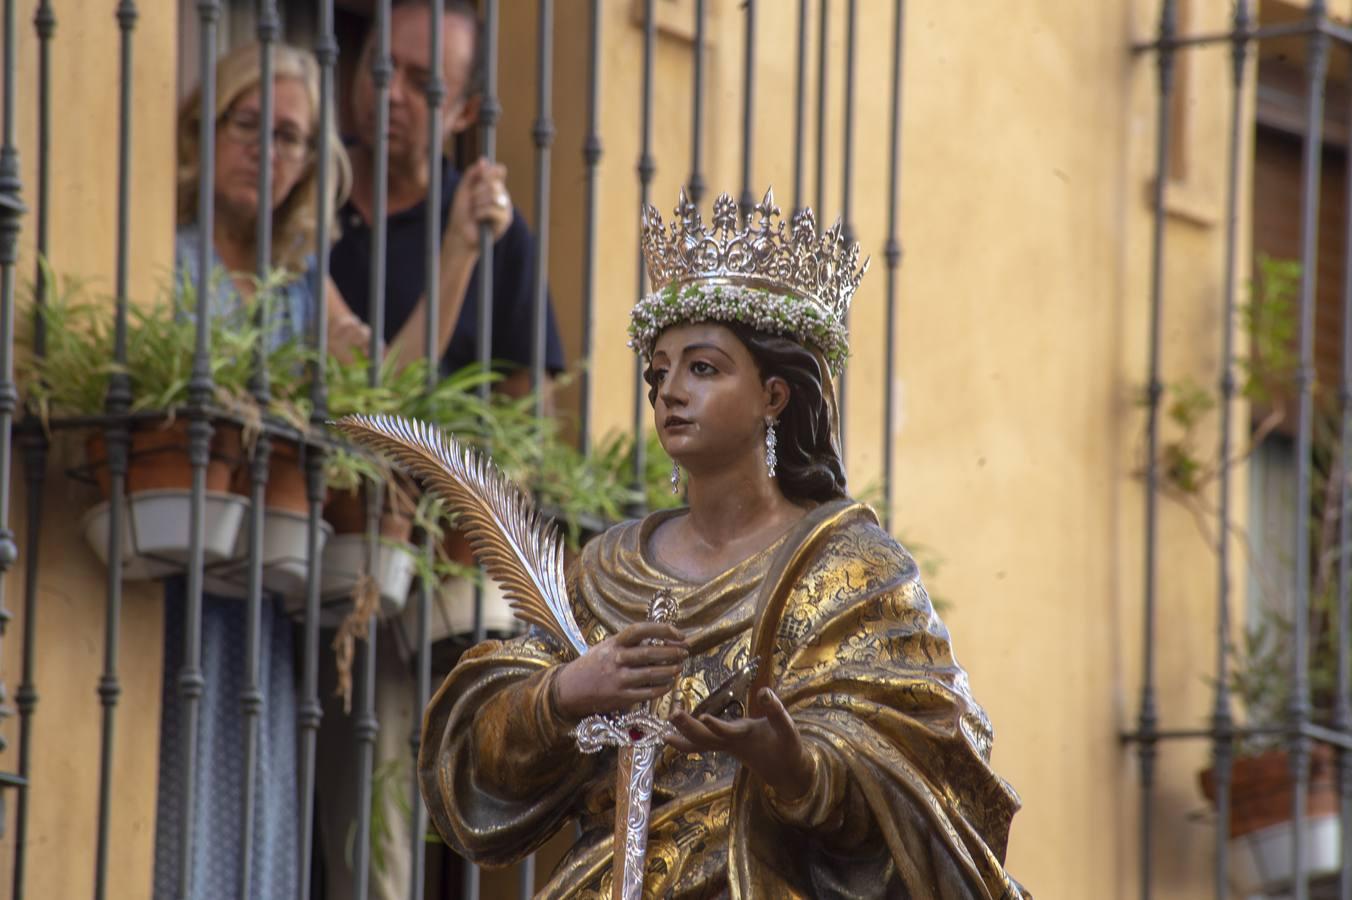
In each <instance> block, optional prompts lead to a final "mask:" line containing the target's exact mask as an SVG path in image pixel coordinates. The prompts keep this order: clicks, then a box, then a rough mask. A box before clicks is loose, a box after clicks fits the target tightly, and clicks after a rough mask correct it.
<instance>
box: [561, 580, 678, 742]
mask: <svg viewBox="0 0 1352 900" xmlns="http://www.w3.org/2000/svg"><path fill="white" fill-rule="evenodd" d="M676 612H677V606H676V597H675V596H674V595H673V594H672V593H671V591H668V590H665V589H663V590H660V591H658V592H657V593H655V594H653V599H652V601H651V602H649V604H648V621H649V622H672V621H675V619H676ZM643 643H644V644H646V645H653V644H660V643H662V641H659V640H655V639H653V638H649V639H648V640H646V641H644V642H643ZM675 733H676V729H675V728H674V727H673V726H672V725H671V723H670V722H667V721H666V720H665V719H662V718H660V717H658V716H656V715H653V713H652V704H651V703H648V704H644V707H643V708H642V709H638V710H634V711H633V712H627V713H610V714H607V713H595V714H593V715H590V716H587V717H586V718H585V719H583V720H582V721H581V722H579V723H578V724H577V727H576V728H574V729H573V738H574V739H575V740H576V741H577V749H578V750H580V751H582V752H583V753H600V752H601V751H602V750H604V749H605V748H607V747H655V746H657V745H659V744H661V743H662V741H663V740H664V739H665V738H666V737H667V736H668V735H671V734H675Z"/></svg>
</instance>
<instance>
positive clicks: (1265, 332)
mask: <svg viewBox="0 0 1352 900" xmlns="http://www.w3.org/2000/svg"><path fill="white" fill-rule="evenodd" d="M1250 293H1251V298H1252V299H1251V300H1250V302H1249V303H1246V304H1244V305H1242V306H1241V307H1240V311H1239V315H1240V323H1241V325H1242V326H1243V327H1244V329H1245V332H1246V333H1247V334H1248V335H1249V341H1250V348H1249V355H1248V356H1246V357H1241V358H1240V359H1239V360H1237V366H1238V368H1239V371H1240V373H1241V374H1242V376H1243V382H1242V384H1241V391H1242V393H1243V395H1244V396H1245V397H1247V398H1248V399H1250V400H1253V401H1254V402H1257V403H1261V404H1265V405H1266V404H1272V403H1275V402H1277V401H1279V400H1280V399H1281V397H1282V394H1283V392H1284V391H1285V390H1289V389H1290V386H1291V384H1292V383H1293V382H1294V380H1295V375H1296V369H1297V368H1298V367H1299V365H1300V355H1299V353H1298V351H1297V348H1296V338H1297V335H1298V326H1299V323H1298V316H1297V312H1298V305H1299V298H1300V263H1299V262H1297V261H1296V260H1291V259H1275V258H1273V257H1271V256H1267V255H1261V256H1259V257H1258V275H1257V277H1256V278H1255V279H1254V281H1253V284H1252V286H1251V291H1250Z"/></svg>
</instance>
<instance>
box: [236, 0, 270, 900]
mask: <svg viewBox="0 0 1352 900" xmlns="http://www.w3.org/2000/svg"><path fill="white" fill-rule="evenodd" d="M279 31H280V23H279V22H278V19H277V4H276V0H259V5H258V47H259V73H258V100H259V103H258V107H259V111H258V117H259V120H260V121H261V122H262V123H263V127H261V128H259V129H258V160H259V165H258V196H259V198H260V199H259V215H258V222H257V232H256V234H255V236H254V243H255V245H256V246H255V249H256V251H257V255H256V258H255V265H254V268H255V273H256V275H257V276H258V283H259V285H260V286H261V285H263V284H266V283H267V279H268V270H269V269H270V268H271V266H272V215H271V209H270V207H269V206H268V205H266V204H267V200H266V199H265V198H269V197H271V196H272V165H271V160H272V115H273V105H274V104H273V83H272V78H273V75H272V72H273V65H272V45H273V43H274V42H275V41H276V40H277V37H278V33H279ZM255 299H256V300H257V301H259V302H258V311H257V316H258V318H257V322H258V328H259V332H260V333H261V334H262V335H263V340H262V341H261V342H260V343H259V346H258V354H257V357H256V359H255V362H254V373H253V379H252V382H251V384H250V389H251V392H252V394H253V397H254V400H255V402H257V404H258V408H259V409H267V408H268V406H269V404H270V402H271V396H270V386H269V384H268V366H267V359H268V353H267V351H268V330H269V328H270V326H271V322H270V320H269V300H270V298H269V297H267V296H266V295H265V294H264V295H260V296H259V297H257V298H255ZM271 452H272V439H271V438H270V437H268V433H267V431H266V430H264V431H261V432H260V433H259V435H258V437H257V439H256V440H255V443H254V450H253V459H252V461H251V469H250V475H251V476H252V477H251V480H250V485H249V492H250V496H249V562H248V566H249V572H248V582H249V596H248V598H247V599H246V601H245V623H244V634H245V637H244V684H243V686H242V687H241V688H240V694H239V705H240V714H241V716H242V718H243V725H244V728H243V731H244V783H243V785H242V786H241V790H242V797H241V801H242V802H241V803H240V814H241V817H242V821H241V822H240V845H241V846H240V849H241V852H240V873H239V884H240V887H239V892H240V896H241V897H243V896H247V895H248V894H249V893H250V892H251V891H252V889H253V859H254V855H253V839H254V811H255V794H256V792H257V790H258V736H259V728H260V723H261V721H262V715H263V689H262V685H261V684H260V680H261V671H262V641H261V639H260V636H259V632H260V629H261V622H262V617H263V529H264V527H265V526H264V521H265V519H266V512H267V483H268V459H269V456H270V454H271Z"/></svg>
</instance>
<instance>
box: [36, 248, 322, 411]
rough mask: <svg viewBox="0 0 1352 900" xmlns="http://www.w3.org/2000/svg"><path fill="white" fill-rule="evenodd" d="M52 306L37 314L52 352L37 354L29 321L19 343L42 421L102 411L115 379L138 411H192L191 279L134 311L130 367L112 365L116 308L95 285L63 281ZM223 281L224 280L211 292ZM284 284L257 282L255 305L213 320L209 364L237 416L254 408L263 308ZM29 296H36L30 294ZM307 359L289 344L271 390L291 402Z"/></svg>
mask: <svg viewBox="0 0 1352 900" xmlns="http://www.w3.org/2000/svg"><path fill="white" fill-rule="evenodd" d="M44 272H45V273H46V274H45V281H46V283H47V284H48V285H54V286H55V290H54V291H49V292H48V294H47V296H46V297H45V298H44V299H45V302H44V303H43V304H42V305H41V306H40V307H39V306H36V305H35V306H34V310H35V316H40V317H41V319H42V322H43V325H44V330H45V341H46V344H45V348H44V349H45V352H44V354H43V355H42V356H41V357H38V356H36V355H35V354H34V353H32V350H33V347H34V338H35V320H34V319H29V320H28V321H27V323H26V326H25V329H24V331H23V332H22V333H21V335H20V343H21V345H22V346H24V347H25V348H26V349H27V350H28V351H29V353H27V354H26V355H25V358H24V361H23V363H22V365H21V366H20V369H19V372H20V377H21V379H22V380H23V381H24V382H25V388H26V391H27V396H28V400H29V402H30V404H32V405H33V406H34V407H35V412H37V413H38V414H39V415H41V416H42V417H43V418H44V420H45V419H46V418H48V417H50V416H80V415H97V414H99V413H102V412H103V411H104V407H105V404H106V399H107V394H108V378H109V376H110V375H112V374H113V373H114V372H119V371H121V372H125V373H126V375H127V378H128V381H129V383H130V387H131V410H132V411H133V412H140V411H145V410H164V411H165V412H166V413H168V414H170V415H172V414H174V412H176V411H177V410H178V409H179V408H181V407H182V406H184V405H185V404H187V402H188V385H189V383H190V382H191V380H192V369H193V359H194V357H195V355H196V349H197V324H196V310H197V289H196V285H195V283H194V282H193V281H192V280H191V279H189V278H182V279H180V280H179V281H178V282H177V283H176V284H175V285H174V287H173V289H172V290H168V289H162V291H161V293H160V295H159V296H158V297H156V299H155V300H154V301H153V302H152V303H150V304H136V303H131V304H129V305H128V309H127V324H126V363H125V365H124V366H121V367H119V366H118V365H117V364H116V363H115V362H114V361H113V359H114V356H115V353H114V349H115V337H116V331H115V316H116V301H115V299H114V298H112V297H108V296H97V297H95V296H91V291H90V286H89V283H88V282H86V281H81V280H78V279H72V278H57V277H56V276H55V275H53V274H52V273H51V272H50V270H47V269H45V268H44ZM220 277H223V276H221V275H220V274H219V273H218V274H217V275H216V276H214V277H213V281H212V284H213V285H214V284H215V283H216V281H217V280H218V279H219V278H220ZM281 285H282V280H281V278H280V277H276V278H271V279H269V280H267V281H264V282H261V283H259V282H256V283H255V294H254V298H255V299H254V300H253V301H251V302H249V303H246V304H241V306H240V308H239V309H238V310H237V311H236V312H234V313H233V314H229V315H221V316H215V317H213V318H212V320H211V322H210V324H209V326H208V329H207V341H208V344H207V360H208V366H209V369H210V372H211V378H212V382H213V384H214V386H215V390H216V399H217V400H219V401H223V402H224V403H225V404H227V405H230V406H232V407H234V408H238V407H239V406H240V405H241V404H247V402H248V397H249V386H250V382H251V379H252V377H253V372H254V369H255V367H256V366H257V361H258V352H259V349H260V348H261V347H262V346H263V332H262V329H261V328H260V327H259V326H258V324H257V321H256V313H257V310H258V308H259V305H260V304H265V303H271V302H272V300H273V298H274V297H275V295H276V291H277V290H278V289H279V288H280V287H281ZM29 293H30V296H32V297H34V298H35V290H34V289H33V288H32V287H30V291H29ZM305 354H306V351H305V349H304V347H303V345H302V344H301V343H300V342H298V341H292V342H288V343H285V344H282V345H281V346H280V347H278V348H276V349H275V350H273V351H272V352H270V353H269V354H268V355H267V359H266V362H267V365H268V367H269V371H270V373H271V375H272V380H273V383H274V385H273V387H274V391H276V392H278V393H279V395H280V396H283V397H290V396H292V395H295V394H297V393H298V392H299V385H300V384H301V382H302V377H303V368H304V361H305V358H306V356H305Z"/></svg>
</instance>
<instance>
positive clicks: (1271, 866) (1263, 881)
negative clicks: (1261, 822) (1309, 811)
mask: <svg viewBox="0 0 1352 900" xmlns="http://www.w3.org/2000/svg"><path fill="white" fill-rule="evenodd" d="M1291 831H1292V828H1291V823H1290V822H1282V823H1280V824H1277V825H1272V826H1269V827H1267V828H1264V829H1262V830H1260V831H1255V832H1252V833H1250V834H1246V835H1243V836H1241V837H1237V838H1235V839H1234V840H1232V841H1231V842H1230V879H1231V883H1232V886H1233V887H1234V888H1235V889H1236V890H1237V891H1239V892H1240V893H1243V894H1248V895H1256V896H1258V897H1268V898H1277V897H1287V896H1290V889H1291V883H1292V874H1293V873H1292V869H1291ZM1339 834H1340V828H1339V822H1338V816H1336V815H1325V816H1309V817H1306V819H1305V834H1304V836H1303V843H1302V847H1301V849H1302V853H1303V855H1304V863H1305V874H1306V875H1307V876H1308V877H1309V878H1310V879H1311V880H1315V879H1319V878H1327V877H1329V876H1330V875H1336V874H1337V872H1338V864H1339V853H1338V844H1339Z"/></svg>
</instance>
